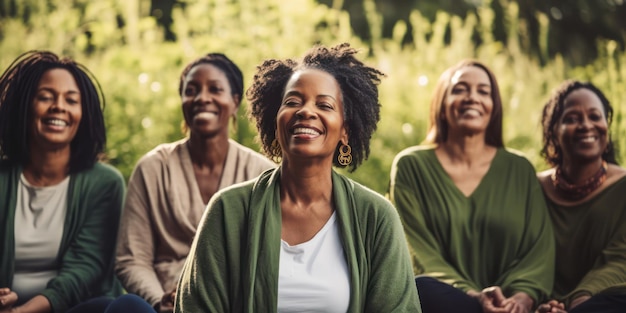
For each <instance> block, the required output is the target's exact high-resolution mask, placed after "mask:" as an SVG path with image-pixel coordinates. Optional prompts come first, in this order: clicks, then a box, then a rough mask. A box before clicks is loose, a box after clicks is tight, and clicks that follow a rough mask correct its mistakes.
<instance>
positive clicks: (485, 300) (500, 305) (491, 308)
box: [467, 286, 533, 313]
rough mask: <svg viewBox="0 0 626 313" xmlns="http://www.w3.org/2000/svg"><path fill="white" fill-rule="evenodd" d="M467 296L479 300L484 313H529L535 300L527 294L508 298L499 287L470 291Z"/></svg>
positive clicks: (521, 293)
mask: <svg viewBox="0 0 626 313" xmlns="http://www.w3.org/2000/svg"><path fill="white" fill-rule="evenodd" d="M467 294H468V295H469V296H471V297H473V298H476V299H478V302H480V305H481V306H482V308H483V312H484V313H529V312H530V310H531V308H532V306H533V299H532V298H530V297H529V296H528V295H527V294H526V293H523V292H518V293H516V294H514V295H513V296H511V297H509V298H506V297H505V296H504V294H503V293H502V289H500V287H497V286H493V287H487V288H485V289H483V290H482V291H480V292H477V291H474V290H470V291H468V292H467Z"/></svg>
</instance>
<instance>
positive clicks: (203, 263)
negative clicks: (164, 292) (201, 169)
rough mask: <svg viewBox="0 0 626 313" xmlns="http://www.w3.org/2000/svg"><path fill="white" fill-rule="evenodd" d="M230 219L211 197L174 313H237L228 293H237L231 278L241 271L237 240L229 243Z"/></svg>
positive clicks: (221, 203) (220, 205) (222, 204)
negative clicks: (228, 229)
mask: <svg viewBox="0 0 626 313" xmlns="http://www.w3.org/2000/svg"><path fill="white" fill-rule="evenodd" d="M229 218H231V217H229V216H227V214H224V203H223V201H222V199H221V197H219V196H215V197H213V198H212V199H211V201H210V202H209V204H208V208H207V210H206V211H205V213H204V216H203V217H202V220H201V222H200V225H199V228H198V232H197V233H196V237H195V238H194V241H193V244H192V246H191V250H190V253H189V255H188V256H187V260H186V261H185V265H184V267H183V271H182V274H181V278H180V280H179V282H178V288H177V292H176V304H175V307H174V312H216V313H217V312H236V311H237V310H236V309H235V308H233V307H231V304H232V303H231V290H233V289H235V290H237V289H238V288H237V287H236V286H237V284H238V282H237V281H236V279H232V277H233V276H232V274H237V273H239V271H240V268H239V267H238V266H237V264H238V263H237V261H236V260H239V251H240V250H241V249H240V248H239V247H238V245H239V242H238V241H237V240H236V239H234V240H233V239H228V236H227V227H226V225H227V224H229V222H228V219H229ZM231 225H232V224H231ZM229 246H230V247H231V249H228V248H227V247H229Z"/></svg>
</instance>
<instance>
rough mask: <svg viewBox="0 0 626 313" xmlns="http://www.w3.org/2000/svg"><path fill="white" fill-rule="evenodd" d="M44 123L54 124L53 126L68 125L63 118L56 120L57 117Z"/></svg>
mask: <svg viewBox="0 0 626 313" xmlns="http://www.w3.org/2000/svg"><path fill="white" fill-rule="evenodd" d="M46 124H51V125H55V126H67V125H69V124H68V123H67V122H66V121H64V120H57V119H54V120H47V121H46Z"/></svg>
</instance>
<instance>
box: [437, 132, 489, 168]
mask: <svg viewBox="0 0 626 313" xmlns="http://www.w3.org/2000/svg"><path fill="white" fill-rule="evenodd" d="M439 148H440V149H441V151H442V152H443V153H444V154H445V155H446V156H447V157H448V159H449V160H450V162H451V163H465V164H467V165H472V164H474V163H476V162H480V161H481V160H483V159H484V158H485V156H486V155H485V150H488V149H492V148H493V147H491V146H489V145H487V144H486V143H485V137H484V136H462V137H449V138H448V140H447V141H446V142H444V143H442V144H440V145H439Z"/></svg>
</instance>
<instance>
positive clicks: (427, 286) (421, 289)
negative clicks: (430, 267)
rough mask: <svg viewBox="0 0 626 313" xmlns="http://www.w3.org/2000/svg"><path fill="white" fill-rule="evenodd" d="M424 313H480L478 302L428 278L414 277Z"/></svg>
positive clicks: (457, 290) (449, 286) (480, 308)
mask: <svg viewBox="0 0 626 313" xmlns="http://www.w3.org/2000/svg"><path fill="white" fill-rule="evenodd" d="M415 284H416V286H417V292H418V293H419V297H420V302H421V304H422V311H423V312H424V313H447V312H458V313H482V307H481V306H480V303H479V302H478V300H476V299H474V298H472V297H470V296H468V295H467V294H466V293H465V292H463V291H462V290H460V289H457V288H455V287H453V286H451V285H449V284H446V283H444V282H441V281H439V280H437V279H435V278H432V277H428V276H417V277H415Z"/></svg>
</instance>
